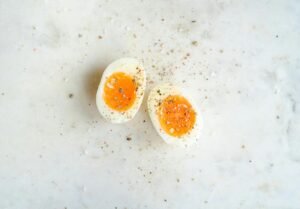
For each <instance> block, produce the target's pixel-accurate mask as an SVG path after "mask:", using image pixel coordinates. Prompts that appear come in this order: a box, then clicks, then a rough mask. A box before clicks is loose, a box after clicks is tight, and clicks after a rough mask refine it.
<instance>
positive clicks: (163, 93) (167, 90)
mask: <svg viewBox="0 0 300 209" xmlns="http://www.w3.org/2000/svg"><path fill="white" fill-rule="evenodd" d="M169 95H180V96H183V97H184V98H186V99H187V100H188V101H189V103H190V104H191V105H192V107H193V109H194V111H195V113H196V121H195V124H194V127H193V129H192V130H191V131H189V132H188V133H186V134H184V135H182V136H180V137H174V136H171V135H169V134H168V133H166V132H165V131H164V130H163V129H162V127H161V125H160V122H159V116H158V114H157V110H158V108H159V103H160V102H162V101H163V100H164V99H165V98H167V97H168V96H169ZM147 105H148V113H149V116H150V118H151V121H152V123H153V126H154V128H155V129H156V131H157V132H158V134H159V135H160V136H161V138H162V139H163V140H164V141H165V142H166V143H168V144H187V143H190V142H191V143H194V142H195V141H196V140H197V138H198V137H199V134H200V128H201V126H202V122H201V119H200V117H201V115H199V109H198V108H197V106H196V105H195V103H194V102H193V101H192V99H191V98H190V97H189V95H188V94H187V93H183V91H182V90H179V89H178V88H177V87H176V86H174V85H172V84H169V83H167V84H162V85H158V86H156V87H154V88H153V89H152V90H151V92H150V94H149V97H148V101H147Z"/></svg>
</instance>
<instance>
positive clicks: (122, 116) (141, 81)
mask: <svg viewBox="0 0 300 209" xmlns="http://www.w3.org/2000/svg"><path fill="white" fill-rule="evenodd" d="M116 72H124V73H126V74H129V75H131V76H133V77H134V78H135V80H136V82H137V85H138V89H137V91H136V98H135V101H134V103H133V104H132V106H131V107H130V108H129V109H128V110H126V111H124V112H119V111H116V110H113V109H111V108H110V107H109V106H108V105H107V104H106V103H105V101H104V99H103V91H104V85H105V82H106V80H107V78H109V76H111V75H112V74H113V73H116ZM145 88H146V72H145V70H144V67H143V65H142V63H141V62H139V61H138V60H136V59H134V58H121V59H118V60H116V61H114V62H112V63H111V64H110V65H108V66H107V67H106V69H105V70H104V72H103V74H102V77H101V81H100V83H99V86H98V90H97V93H96V104H97V108H98V110H99V112H100V113H101V115H102V116H103V117H104V118H105V119H106V120H107V121H109V122H112V123H124V122H127V121H129V120H131V119H132V118H133V117H134V116H135V115H136V113H137V112H138V110H139V108H140V106H141V104H142V101H143V98H144V94H145Z"/></svg>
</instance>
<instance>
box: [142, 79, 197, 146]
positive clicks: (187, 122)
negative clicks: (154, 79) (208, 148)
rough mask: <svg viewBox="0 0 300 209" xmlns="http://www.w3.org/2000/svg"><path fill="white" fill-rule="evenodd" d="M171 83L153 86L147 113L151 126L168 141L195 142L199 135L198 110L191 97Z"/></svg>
mask: <svg viewBox="0 0 300 209" xmlns="http://www.w3.org/2000/svg"><path fill="white" fill-rule="evenodd" d="M187 95H188V94H184V93H183V92H182V91H180V90H179V89H178V88H177V87H176V86H174V85H171V84H162V85H159V86H156V87H154V88H153V89H152V90H151V92H150V94H149V97H148V101H147V103H148V113H149V115H150V118H151V121H152V123H153V126H154V127H155V129H156V131H157V132H158V133H159V135H160V136H161V137H162V139H163V140H164V141H165V142H166V143H168V144H170V143H178V144H180V143H184V144H186V143H187V142H192V141H193V142H195V141H196V139H197V138H198V137H199V133H200V127H201V120H200V118H199V110H198V109H197V107H196V106H195V104H194V103H193V102H192V100H191V98H190V97H188V96H187Z"/></svg>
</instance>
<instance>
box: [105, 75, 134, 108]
mask: <svg viewBox="0 0 300 209" xmlns="http://www.w3.org/2000/svg"><path fill="white" fill-rule="evenodd" d="M136 88H137V86H136V82H135V80H134V78H133V77H132V76H130V75H128V74H125V73H123V72H117V73H113V74H112V75H111V76H109V77H108V78H107V80H106V82H105V85H104V94H103V98H104V101H105V103H106V104H107V105H108V106H109V107H110V108H111V109H113V110H116V111H119V112H123V111H126V110H128V109H129V108H130V107H131V106H132V105H133V103H134V101H135V98H136Z"/></svg>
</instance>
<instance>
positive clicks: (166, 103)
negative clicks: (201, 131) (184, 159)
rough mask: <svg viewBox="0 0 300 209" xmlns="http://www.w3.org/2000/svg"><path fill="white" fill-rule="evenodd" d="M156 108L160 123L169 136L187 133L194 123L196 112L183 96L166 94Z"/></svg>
mask: <svg viewBox="0 0 300 209" xmlns="http://www.w3.org/2000/svg"><path fill="white" fill-rule="evenodd" d="M158 110H159V111H158V117H159V122H160V125H161V127H162V128H163V130H164V131H165V132H166V133H167V134H169V135H171V136H174V137H180V136H182V135H184V134H187V133H188V132H189V131H191V130H192V129H193V127H194V125H195V121H196V113H195V111H194V109H193V107H192V105H191V104H190V103H189V101H188V100H187V99H186V98H184V97H183V96H179V95H170V96H168V97H167V98H165V99H164V100H163V101H162V102H161V104H160V106H159V109H158Z"/></svg>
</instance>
